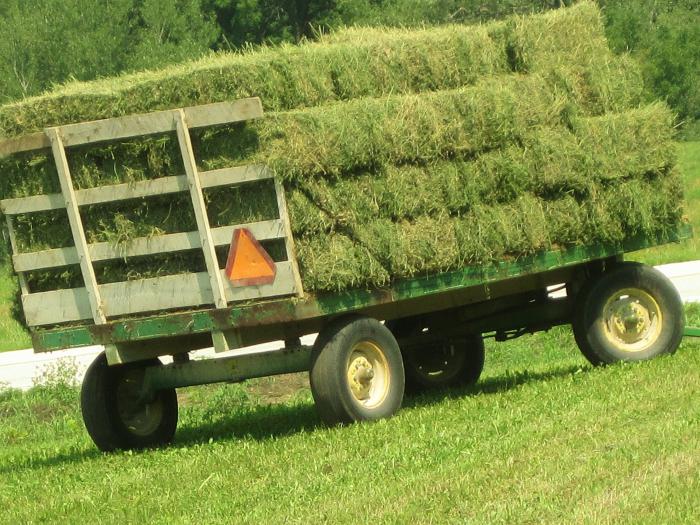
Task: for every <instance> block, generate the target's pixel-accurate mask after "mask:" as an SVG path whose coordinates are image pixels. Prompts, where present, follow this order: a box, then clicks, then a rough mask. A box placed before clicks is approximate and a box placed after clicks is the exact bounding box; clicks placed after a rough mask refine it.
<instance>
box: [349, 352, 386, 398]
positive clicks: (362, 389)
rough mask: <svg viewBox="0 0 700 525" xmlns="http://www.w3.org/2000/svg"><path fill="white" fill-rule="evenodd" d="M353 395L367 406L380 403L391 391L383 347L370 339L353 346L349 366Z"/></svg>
mask: <svg viewBox="0 0 700 525" xmlns="http://www.w3.org/2000/svg"><path fill="white" fill-rule="evenodd" d="M347 379H348V385H349V386H350V392H351V394H352V395H353V397H354V398H355V399H356V400H357V401H358V402H360V403H361V404H363V405H365V406H366V407H370V408H371V407H374V406H377V405H379V404H380V403H381V402H382V401H383V400H384V398H385V397H386V395H387V393H388V391H389V380H390V378H389V364H388V362H387V360H386V357H385V356H384V353H383V352H382V351H381V349H380V348H379V347H378V346H377V345H376V344H374V343H373V342H370V341H362V342H360V343H358V344H357V345H355V346H354V347H353V350H352V351H351V353H350V358H349V360H348V367H347Z"/></svg>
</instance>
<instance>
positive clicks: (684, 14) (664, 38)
mask: <svg viewBox="0 0 700 525" xmlns="http://www.w3.org/2000/svg"><path fill="white" fill-rule="evenodd" d="M601 3H602V4H603V5H604V6H605V14H606V19H607V33H608V38H609V39H610V43H611V46H612V47H613V48H614V49H616V50H618V51H630V52H631V53H632V54H633V56H635V57H636V58H637V59H638V61H639V63H640V65H641V67H642V71H643V73H644V77H645V80H646V82H647V86H648V88H649V89H650V90H651V92H652V93H653V96H654V97H655V98H664V99H666V100H667V101H668V103H669V104H670V105H671V107H673V108H674V109H675V110H676V111H677V112H678V114H679V115H680V117H681V118H682V119H685V120H688V121H692V120H697V119H698V118H700V6H698V4H697V2H694V1H692V0H673V1H668V2H656V1H654V0H642V1H635V2H631V1H627V0H601Z"/></svg>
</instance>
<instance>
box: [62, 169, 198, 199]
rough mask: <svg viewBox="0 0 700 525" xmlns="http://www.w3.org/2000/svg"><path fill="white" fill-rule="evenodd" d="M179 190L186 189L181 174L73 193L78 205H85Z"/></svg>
mask: <svg viewBox="0 0 700 525" xmlns="http://www.w3.org/2000/svg"><path fill="white" fill-rule="evenodd" d="M180 191H187V177H185V176H182V175H180V176H171V177H161V178H158V179H152V180H143V181H138V182H131V183H126V184H115V185H113V186H100V187H97V188H89V189H84V190H78V191H76V192H75V193H76V197H77V198H78V204H79V205H80V206H87V205H90V204H102V203H105V202H114V201H124V200H129V199H139V198H142V197H152V196H154V195H165V194H168V193H177V192H180Z"/></svg>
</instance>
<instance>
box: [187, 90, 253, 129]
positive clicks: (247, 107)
mask: <svg viewBox="0 0 700 525" xmlns="http://www.w3.org/2000/svg"><path fill="white" fill-rule="evenodd" d="M183 111H184V112H185V120H186V121H187V126H188V127H189V128H202V127H205V126H218V125H220V124H230V123H233V122H241V121H243V120H252V119H256V118H261V117H262V116H263V108H262V103H261V102H260V99H259V98H258V97H251V98H242V99H239V100H235V101H233V102H217V103H214V104H203V105H201V106H191V107H188V108H184V110H183Z"/></svg>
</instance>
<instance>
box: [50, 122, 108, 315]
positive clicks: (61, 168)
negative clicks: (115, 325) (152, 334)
mask: <svg viewBox="0 0 700 525" xmlns="http://www.w3.org/2000/svg"><path fill="white" fill-rule="evenodd" d="M46 134H47V135H48V137H49V141H51V149H52V151H53V157H54V160H55V162H56V170H57V171H58V180H59V181H60V183H61V193H62V194H63V199H64V200H65V202H66V211H67V212H68V221H69V222H70V229H71V232H72V233H73V242H74V243H75V249H76V251H77V252H78V260H79V261H80V270H81V272H82V274H83V281H85V289H86V290H87V295H88V299H89V301H90V309H91V310H92V317H93V319H94V321H95V324H105V323H106V322H107V318H106V317H105V314H104V307H103V305H102V298H101V297H100V290H99V288H98V286H97V279H96V278H95V270H94V268H93V267H92V261H91V260H90V252H89V251H88V244H87V239H86V238H85V230H84V229H83V222H82V221H81V220H80V210H79V209H78V201H77V200H76V198H75V189H74V188H73V179H72V177H71V174H70V168H69V167H68V159H67V158H66V149H65V148H64V147H63V141H62V139H61V134H60V132H59V129H58V128H49V129H47V130H46Z"/></svg>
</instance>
